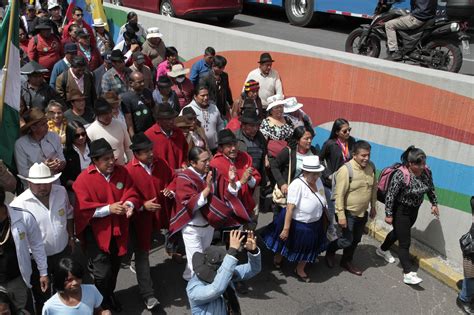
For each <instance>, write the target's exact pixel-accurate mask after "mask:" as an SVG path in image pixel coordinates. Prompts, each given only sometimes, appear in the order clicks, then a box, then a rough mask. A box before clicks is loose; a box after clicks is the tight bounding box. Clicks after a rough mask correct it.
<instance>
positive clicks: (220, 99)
mask: <svg viewBox="0 0 474 315" xmlns="http://www.w3.org/2000/svg"><path fill="white" fill-rule="evenodd" d="M201 84H203V85H206V86H207V87H208V88H209V100H211V101H213V102H214V103H216V106H217V108H218V109H219V112H220V113H221V115H222V116H223V117H225V116H226V115H227V109H228V108H230V106H232V104H233V103H234V100H233V99H232V91H231V90H230V85H229V75H228V74H227V73H226V72H222V74H221V89H222V91H221V93H219V90H218V88H217V83H216V78H215V76H214V72H213V71H212V70H211V71H209V72H208V73H207V74H206V76H205V77H202V78H201V79H200V80H199V85H201ZM227 104H228V106H227Z"/></svg>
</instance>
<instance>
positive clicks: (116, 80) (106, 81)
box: [102, 67, 131, 95]
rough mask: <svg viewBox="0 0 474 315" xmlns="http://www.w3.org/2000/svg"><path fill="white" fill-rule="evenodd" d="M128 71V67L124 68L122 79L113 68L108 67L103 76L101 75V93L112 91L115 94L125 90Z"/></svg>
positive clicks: (127, 87)
mask: <svg viewBox="0 0 474 315" xmlns="http://www.w3.org/2000/svg"><path fill="white" fill-rule="evenodd" d="M130 73H131V70H130V69H129V68H125V70H124V74H125V78H124V79H125V81H124V80H122V78H121V77H120V75H119V74H118V72H117V70H115V68H113V67H112V68H110V69H109V70H108V71H107V72H106V73H104V76H103V77H102V93H105V92H108V91H114V92H116V93H117V95H120V94H122V93H125V92H127V91H128V90H129V86H128V81H129V76H130Z"/></svg>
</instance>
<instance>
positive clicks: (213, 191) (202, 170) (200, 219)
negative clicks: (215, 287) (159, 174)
mask: <svg viewBox="0 0 474 315" xmlns="http://www.w3.org/2000/svg"><path fill="white" fill-rule="evenodd" d="M188 158H189V161H190V164H191V166H190V167H189V168H187V169H186V170H184V171H182V172H179V173H178V174H177V176H176V187H178V189H176V196H175V199H176V204H175V207H174V208H173V212H172V215H171V219H170V235H171V237H173V235H174V234H176V233H178V232H180V231H181V232H182V235H183V241H184V245H185V248H186V256H187V257H188V263H187V266H186V269H185V270H184V273H183V278H184V279H185V280H186V281H189V279H191V276H192V273H193V266H192V257H193V255H194V253H195V252H201V253H202V252H203V251H204V249H206V248H207V247H209V246H210V245H211V241H212V236H213V234H214V228H220V227H223V226H238V225H240V220H243V221H246V220H249V217H248V214H247V212H246V210H245V207H244V206H243V204H242V202H241V201H240V200H239V199H238V198H237V191H236V188H237V186H236V185H235V181H234V179H235V177H236V174H235V172H234V171H233V170H229V171H228V176H227V178H228V181H227V183H228V184H227V189H225V190H222V193H219V191H218V189H217V187H216V186H223V185H224V184H220V185H219V184H218V183H219V182H222V181H224V180H223V177H222V176H220V175H219V174H218V173H217V172H216V171H215V170H214V171H210V169H209V161H210V159H211V157H210V154H209V152H207V151H205V150H204V149H202V148H200V147H194V148H192V149H191V150H190V151H189V156H188Z"/></svg>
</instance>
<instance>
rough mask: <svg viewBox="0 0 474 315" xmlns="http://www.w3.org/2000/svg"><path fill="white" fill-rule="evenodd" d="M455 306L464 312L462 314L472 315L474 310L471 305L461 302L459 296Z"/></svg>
mask: <svg viewBox="0 0 474 315" xmlns="http://www.w3.org/2000/svg"><path fill="white" fill-rule="evenodd" d="M456 304H457V306H458V307H459V308H460V309H461V310H462V311H463V312H464V314H474V309H473V308H472V306H471V303H469V302H464V301H462V300H461V299H460V298H459V296H458V297H457V298H456Z"/></svg>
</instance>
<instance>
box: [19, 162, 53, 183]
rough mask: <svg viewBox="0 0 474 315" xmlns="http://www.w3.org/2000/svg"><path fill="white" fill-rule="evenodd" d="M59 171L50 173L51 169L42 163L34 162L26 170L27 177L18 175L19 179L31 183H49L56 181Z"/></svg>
mask: <svg viewBox="0 0 474 315" xmlns="http://www.w3.org/2000/svg"><path fill="white" fill-rule="evenodd" d="M60 176H61V173H58V174H55V175H51V170H50V169H49V167H47V166H46V164H44V163H35V164H33V165H32V166H31V167H30V170H29V171H28V177H25V176H21V175H18V177H20V178H21V179H24V180H26V181H29V182H30V183H33V184H49V183H52V182H54V181H56V180H57V179H58V178H59V177H60Z"/></svg>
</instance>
